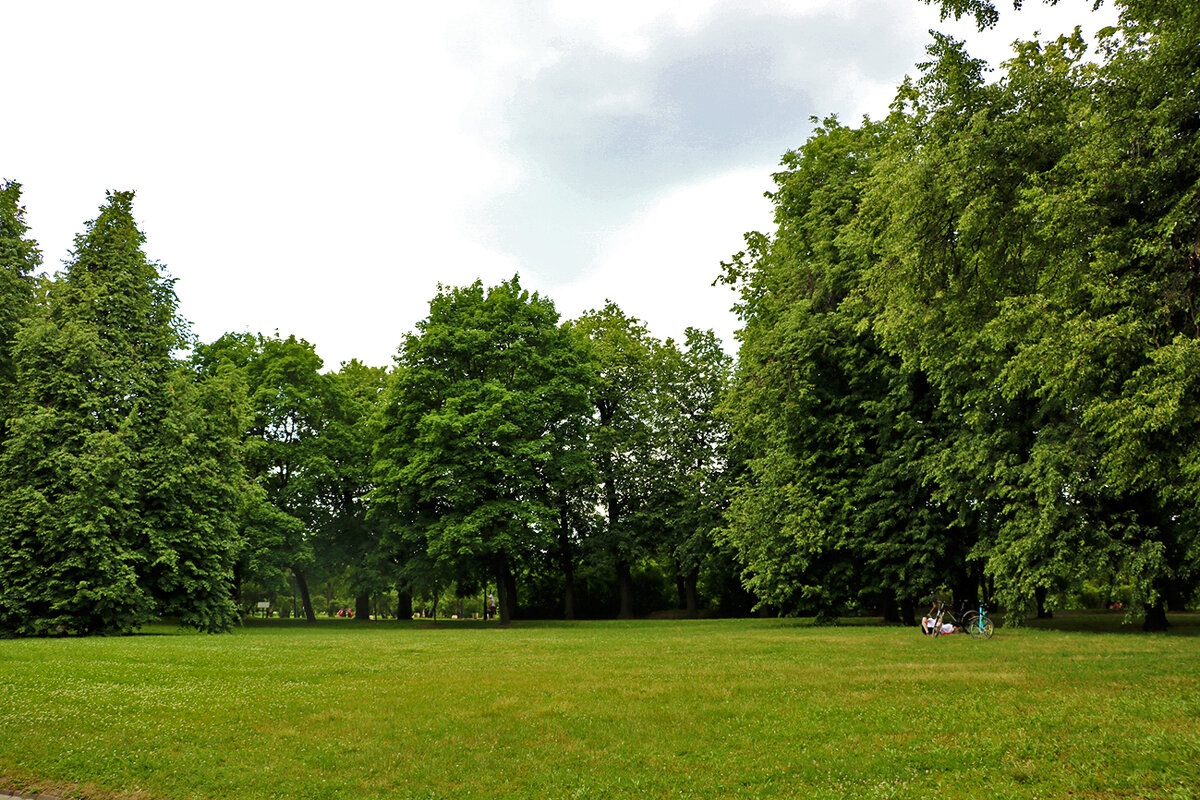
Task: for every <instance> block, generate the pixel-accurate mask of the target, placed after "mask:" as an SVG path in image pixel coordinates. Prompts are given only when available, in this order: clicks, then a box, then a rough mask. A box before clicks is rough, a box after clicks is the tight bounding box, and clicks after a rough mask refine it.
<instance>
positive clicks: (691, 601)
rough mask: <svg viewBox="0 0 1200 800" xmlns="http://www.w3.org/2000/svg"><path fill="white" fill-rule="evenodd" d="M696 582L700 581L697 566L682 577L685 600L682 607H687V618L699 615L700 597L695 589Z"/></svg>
mask: <svg viewBox="0 0 1200 800" xmlns="http://www.w3.org/2000/svg"><path fill="white" fill-rule="evenodd" d="M698 583H700V569H699V567H696V568H693V569H692V570H691V571H690V572H689V573H688V574H687V575H685V576H684V577H683V592H684V598H685V600H686V602H685V605H684V608H685V609H687V615H688V619H695V618H696V617H698V616H700V597H699V595H698V593H697V591H696V585H697V584H698Z"/></svg>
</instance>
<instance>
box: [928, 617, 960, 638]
mask: <svg viewBox="0 0 1200 800" xmlns="http://www.w3.org/2000/svg"><path fill="white" fill-rule="evenodd" d="M937 624H938V621H937V620H936V619H935V618H933V617H921V633H923V634H925V635H926V636H932V635H933V629H934V626H936V625H937ZM958 632H959V631H958V628H956V627H954V626H953V625H951V624H950V623H949V622H943V623H942V629H941V631H940V633H941V635H942V636H945V635H947V634H950V633H958Z"/></svg>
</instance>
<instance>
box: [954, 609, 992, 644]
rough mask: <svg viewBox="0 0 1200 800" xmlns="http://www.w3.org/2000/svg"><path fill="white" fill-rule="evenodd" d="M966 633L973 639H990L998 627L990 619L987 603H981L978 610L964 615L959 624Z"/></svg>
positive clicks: (972, 610)
mask: <svg viewBox="0 0 1200 800" xmlns="http://www.w3.org/2000/svg"><path fill="white" fill-rule="evenodd" d="M959 624H960V626H961V627H962V630H963V632H964V633H969V634H971V638H972V639H990V638H992V634H993V633H994V632H995V630H996V626H995V625H993V624H992V621H991V620H990V619H988V615H987V603H984V602H983V601H980V603H979V607H978V608H977V609H971V610H970V611H967V612H965V613H964V614H963V615H962V621H961V622H960V623H959Z"/></svg>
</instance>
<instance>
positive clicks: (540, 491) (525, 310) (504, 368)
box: [375, 278, 587, 620]
mask: <svg viewBox="0 0 1200 800" xmlns="http://www.w3.org/2000/svg"><path fill="white" fill-rule="evenodd" d="M397 362H398V363H397V369H396V372H395V375H394V376H393V378H392V383H391V386H390V388H389V392H388V397H387V402H386V404H385V406H384V408H383V410H382V413H381V426H380V436H379V440H378V443H377V445H376V449H375V454H376V464H377V466H376V474H375V481H376V484H377V487H378V488H377V490H376V494H375V498H376V501H377V502H378V503H380V504H381V506H382V508H381V514H382V515H383V516H382V517H381V519H387V520H389V522H390V524H391V525H392V526H393V527H394V528H396V529H397V530H398V531H399V532H400V536H401V538H404V539H407V540H408V541H410V542H412V541H414V540H416V542H417V543H419V544H421V545H423V546H419V547H418V548H417V551H418V552H421V553H423V554H428V557H429V558H430V559H431V560H432V563H433V566H434V567H435V568H439V569H449V570H450V571H451V572H450V574H454V575H460V576H461V575H476V576H479V575H482V574H487V573H491V574H492V575H494V576H495V578H496V581H497V585H498V587H499V590H500V616H501V619H502V620H508V619H509V618H510V617H511V615H512V613H513V609H514V606H515V601H516V598H515V597H514V593H515V588H516V587H515V582H514V580H513V571H514V567H515V565H516V564H517V563H518V562H519V561H521V560H522V559H525V558H529V557H532V556H534V555H536V554H537V553H539V552H545V551H548V550H550V549H551V548H552V547H553V545H554V541H553V532H554V531H555V530H556V527H557V525H558V516H559V506H558V504H557V502H556V499H555V497H554V496H553V494H552V492H551V491H550V490H551V487H550V486H548V485H547V483H546V481H545V480H544V477H543V470H544V469H545V467H546V466H547V465H548V464H549V463H550V462H552V461H553V460H554V459H555V458H557V454H558V450H559V445H558V441H557V440H558V437H559V436H560V435H562V431H563V422H564V420H566V419H569V418H570V417H572V416H575V415H579V414H581V413H583V411H584V409H585V407H586V402H587V395H586V387H587V379H586V372H585V367H584V365H583V364H582V363H581V360H580V356H579V353H578V351H577V348H576V347H575V346H574V339H573V338H572V337H571V336H570V335H569V334H568V332H567V331H566V330H565V329H563V328H561V327H560V326H559V325H558V313H557V312H556V311H555V310H554V305H553V303H551V302H550V301H549V300H548V299H546V298H543V297H541V296H539V295H537V294H530V293H529V292H527V291H526V290H524V289H523V288H521V286H520V283H519V282H518V280H517V279H516V278H513V279H512V280H511V281H506V282H504V283H502V284H500V285H499V286H495V287H491V288H486V289H485V288H484V286H483V284H482V283H481V282H476V283H474V284H473V285H471V286H466V287H461V288H443V289H441V290H440V291H439V292H438V295H437V297H435V298H434V299H433V301H432V302H431V303H430V307H429V316H428V317H426V318H425V319H424V320H422V321H421V322H420V323H418V325H417V332H416V333H414V334H411V335H409V336H407V337H406V338H405V341H404V345H403V346H402V347H401V349H400V353H399V355H398V357H397Z"/></svg>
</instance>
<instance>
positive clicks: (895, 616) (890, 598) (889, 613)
mask: <svg viewBox="0 0 1200 800" xmlns="http://www.w3.org/2000/svg"><path fill="white" fill-rule="evenodd" d="M883 621H884V622H900V621H901V620H900V605H899V604H898V603H897V602H896V593H895V592H893V591H891V590H890V589H889V590H887V591H885V592H884V593H883Z"/></svg>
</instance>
